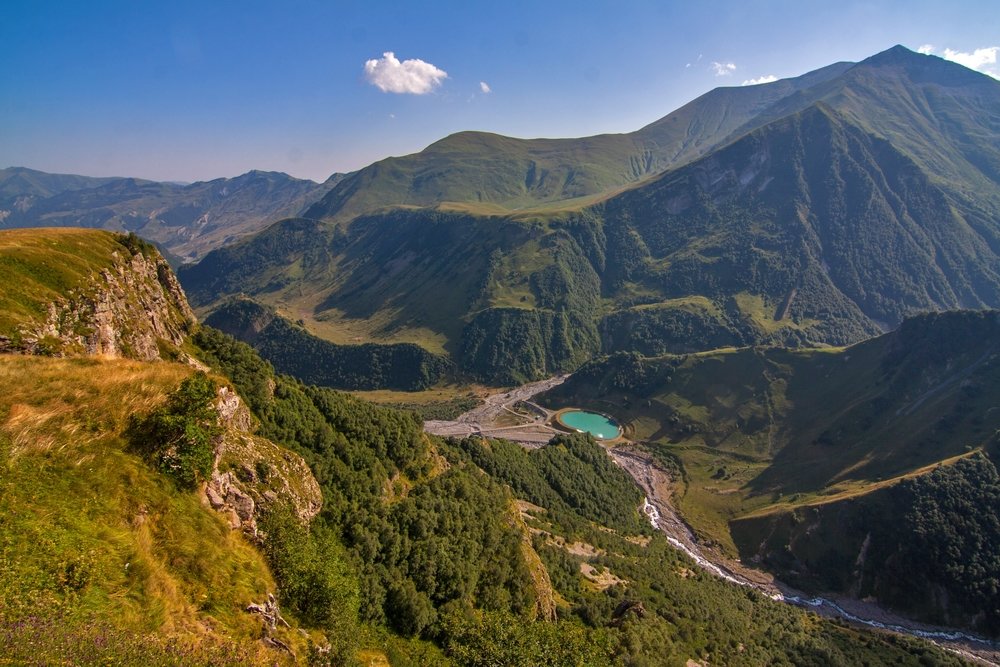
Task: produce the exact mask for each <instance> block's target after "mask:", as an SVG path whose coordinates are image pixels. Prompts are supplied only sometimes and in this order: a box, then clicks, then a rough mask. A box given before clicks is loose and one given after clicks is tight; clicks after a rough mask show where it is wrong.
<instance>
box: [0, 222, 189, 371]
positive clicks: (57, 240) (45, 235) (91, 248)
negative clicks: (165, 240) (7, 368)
mask: <svg viewBox="0 0 1000 667" xmlns="http://www.w3.org/2000/svg"><path fill="white" fill-rule="evenodd" d="M0 273H3V274H4V275H3V278H5V280H4V284H5V285H17V287H15V288H12V290H11V293H9V294H7V295H5V296H4V297H0V313H2V315H0V351H3V352H20V353H25V354H44V355H49V356H70V355H75V354H92V355H93V354H98V355H105V356H110V357H126V358H132V359H141V360H151V359H157V358H161V357H164V356H171V353H170V352H169V350H171V349H173V348H175V347H176V346H179V345H180V344H181V343H182V342H183V340H184V336H185V335H186V334H187V333H188V331H189V329H190V328H191V326H192V325H193V324H194V322H195V318H194V314H193V313H192V311H191V308H190V306H189V305H188V303H187V299H186V297H185V295H184V291H183V290H182V289H181V286H180V284H179V283H178V282H177V279H176V277H175V276H174V274H173V272H172V271H171V270H170V267H169V266H168V264H167V262H166V260H164V259H163V257H162V256H161V255H160V254H159V252H157V250H156V248H155V247H153V246H152V245H150V244H148V243H146V242H144V241H142V240H141V239H139V238H138V237H136V236H134V235H128V236H126V235H121V234H110V233H107V232H96V231H88V230H76V229H36V230H17V231H10V232H3V233H0ZM4 302H7V303H4ZM3 315H6V316H7V317H3Z"/></svg>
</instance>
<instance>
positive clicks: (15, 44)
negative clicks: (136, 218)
mask: <svg viewBox="0 0 1000 667" xmlns="http://www.w3.org/2000/svg"><path fill="white" fill-rule="evenodd" d="M897 43H901V44H903V45H905V46H908V47H910V48H912V49H917V48H919V47H921V46H925V45H931V46H932V47H933V52H934V53H937V54H944V53H945V49H950V50H951V51H950V52H949V53H952V54H953V56H954V57H956V58H962V57H963V56H962V54H968V59H969V62H972V63H975V64H978V66H979V67H980V68H981V69H990V68H992V71H994V72H997V71H1000V66H997V65H996V64H995V60H996V58H997V53H998V50H1000V49H998V48H997V45H1000V7H998V5H997V2H996V0H967V1H961V0H952V1H951V2H943V1H940V0H939V1H937V2H923V1H921V0H896V1H884V2H875V1H867V2H861V1H856V0H839V1H837V2H813V1H810V0H797V1H794V2H792V1H785V0H774V1H770V2H768V1H756V2H755V1H752V0H746V1H734V2H723V1H714V2H713V1H711V0H703V1H699V2H674V1H661V2H629V1H627V0H619V1H618V2H610V1H609V2H588V1H587V0H577V1H575V2H561V1H559V2H557V1H555V0H534V1H531V2H520V1H505V0H500V1H496V0H494V1H492V2H473V1H472V0H466V1H464V2H406V3H403V2H399V3H393V2H386V1H384V0H383V1H382V2H378V1H370V2H330V1H327V2H313V1H306V0H286V1H285V2H281V3H278V2H254V1H252V0H244V1H243V2H212V1H211V0H201V1H198V2H188V1H186V0H177V1H175V2H170V3H154V2H146V1H141V0H130V1H128V2H102V1H100V0H91V1H89V2H82V1H81V2H47V1H45V0H5V2H4V9H3V12H2V20H0V167H4V166H27V167H32V168H36V169H42V170H44V171H53V172H62V173H79V174H86V175H95V176H98V175H100V176H106V175H121V176H137V177H143V178H151V179H156V180H179V181H193V180H203V179H209V178H216V177H220V176H236V175H238V174H240V173H243V172H246V171H248V170H250V169H267V170H277V171H285V172H288V173H290V174H292V175H293V176H299V177H304V178H312V179H314V180H322V179H325V178H326V177H327V176H329V175H330V174H331V173H333V172H336V171H350V170H353V169H358V168H360V167H363V166H365V165H366V164H368V163H370V162H373V161H375V160H378V159H381V158H383V157H386V156H388V155H402V154H406V153H411V152H414V151H418V150H420V149H421V148H423V147H425V146H426V145H428V144H429V143H432V142H433V141H435V140H437V139H439V138H441V137H443V136H446V135H448V134H450V133H452V132H457V131H460V130H466V129H475V130H486V131H491V132H498V133H501V134H508V135H513V136H519V137H538V136H553V137H555V136H562V137H565V136H584V135H589V134H597V133H601V132H627V131H631V130H635V129H637V128H639V127H641V126H643V125H645V124H647V123H650V122H652V121H654V120H656V119H657V118H660V117H662V116H664V115H666V114H667V113H669V112H670V111H672V110H674V109H676V108H677V107H679V106H681V105H682V104H684V103H685V102H688V101H690V100H691V99H693V98H695V97H697V96H698V95H700V94H702V93H704V92H706V91H708V90H710V89H712V88H714V87H716V86H720V85H741V84H742V83H743V82H744V81H749V80H752V79H758V78H760V77H767V76H776V77H778V78H782V77H787V76H796V75H798V74H802V73H804V72H807V71H809V70H813V69H816V68H818V67H822V66H824V65H827V64H830V63H832V62H836V61H840V60H861V59H863V58H865V57H867V56H869V55H872V54H874V53H876V52H879V51H882V50H884V49H886V48H889V47H890V46H893V45H894V44H897ZM977 49H979V50H982V49H987V50H986V51H979V54H978V56H975V55H974V54H975V53H976V51H977ZM990 49H992V50H990ZM387 52H391V53H393V54H395V61H394V60H392V59H388V58H386V57H384V56H383V54H384V53H387ZM954 54H957V55H954ZM991 58H992V59H993V60H994V62H993V63H990V62H989V61H990V59H991ZM370 60H371V61H375V62H373V64H372V65H370V66H369V67H368V68H367V71H366V63H367V62H368V61H370ZM406 61H421V62H409V63H407V62H406ZM484 83H485V84H486V87H488V89H489V92H485V90H486V88H485V87H484V86H483V84H484ZM379 86H381V88H380V87H379ZM383 89H385V91H384V90H383ZM386 91H388V92H386ZM392 91H404V92H392ZM407 91H408V92H407Z"/></svg>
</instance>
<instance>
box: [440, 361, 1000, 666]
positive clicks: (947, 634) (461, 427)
mask: <svg viewBox="0 0 1000 667" xmlns="http://www.w3.org/2000/svg"><path fill="white" fill-rule="evenodd" d="M566 377H567V376H560V377H556V378H551V379H549V380H543V381H541V382H535V383H531V384H528V385H524V386H522V387H518V388H516V389H513V390H511V391H508V392H500V393H498V394H494V395H492V396H490V397H488V398H487V399H486V401H485V403H484V404H483V405H481V406H479V407H478V408H475V409H473V410H471V411H469V412H467V413H465V414H464V415H462V416H460V417H458V419H456V420H455V421H448V422H443V421H438V422H426V423H425V430H427V431H428V432H432V433H437V434H438V435H443V436H446V437H447V436H452V437H455V436H458V437H462V436H465V435H468V434H469V433H480V434H482V435H493V434H492V433H490V432H491V431H501V430H509V428H510V427H508V429H496V428H490V425H491V424H490V423H491V422H492V421H494V420H495V419H496V418H497V416H498V415H499V414H500V413H501V412H502V411H503V410H505V409H510V408H511V406H513V405H514V404H515V403H516V402H517V401H527V400H530V399H531V398H533V397H534V396H535V395H536V394H539V393H541V392H543V391H546V390H548V389H551V388H552V387H554V386H556V385H558V384H560V383H562V382H563V381H565V379H566ZM512 435H514V434H513V433H509V432H508V433H503V434H501V433H496V435H495V436H493V437H505V438H510V437H511V436H512ZM526 435H527V434H524V433H521V434H519V435H517V436H514V437H515V438H516V439H517V440H518V441H522V440H523V443H522V444H524V445H525V446H529V447H537V446H540V445H541V444H542V441H547V440H548V438H550V437H551V434H550V433H546V432H539V433H535V434H531V435H530V437H525V436H526ZM607 452H608V455H609V456H611V458H612V459H613V460H614V461H615V463H617V464H618V465H619V466H621V467H622V468H623V469H625V470H626V471H627V472H628V473H629V475H631V477H632V478H633V479H634V480H635V483H636V484H637V485H638V486H639V488H641V489H642V490H643V493H644V494H645V497H644V498H643V506H642V512H643V514H644V515H645V516H646V518H647V519H648V520H649V523H650V524H651V525H652V526H653V528H655V529H657V530H659V531H661V532H662V533H663V534H664V536H665V537H666V539H667V541H668V542H669V543H670V544H671V545H672V546H674V547H675V548H677V549H678V550H680V551H682V552H683V553H684V554H685V555H687V556H688V558H690V559H691V560H692V561H694V562H695V564H697V565H698V566H699V567H700V568H701V569H703V570H705V571H707V572H710V573H712V574H713V575H715V576H717V577H719V578H721V579H725V580H726V581H728V582H730V583H733V584H736V585H738V586H747V587H750V588H753V589H755V590H758V591H760V592H761V593H763V594H764V595H767V596H768V597H770V598H771V599H772V600H776V601H779V602H785V603H787V604H793V605H796V606H799V607H805V608H809V609H812V610H814V611H816V612H817V613H820V614H823V615H825V616H829V617H834V618H841V619H844V620H846V621H849V622H851V623H856V624H859V625H864V626H867V627H871V628H876V629H879V630H888V631H890V632H896V633H899V634H903V635H909V636H911V637H918V638H920V639H925V640H927V641H930V642H932V643H934V644H936V645H937V646H939V647H940V648H942V649H945V650H947V651H950V652H951V653H954V654H956V655H959V656H961V657H963V658H965V659H966V660H971V661H973V662H977V663H980V664H985V665H994V666H996V667H1000V662H998V660H1000V644H998V643H997V642H994V641H990V640H988V639H985V638H983V637H977V636H976V635H972V634H968V633H965V632H961V631H959V630H951V629H941V628H933V627H930V626H923V625H921V624H918V623H911V622H909V621H907V620H906V619H903V618H900V617H898V616H895V615H893V614H891V613H889V612H887V611H885V610H884V609H882V608H881V607H879V606H877V605H874V604H871V603H867V602H863V601H860V600H853V599H852V600H845V601H841V602H838V601H835V600H831V599H829V598H824V597H818V596H809V595H806V594H804V593H802V592H801V591H796V590H794V589H792V588H790V587H788V586H786V585H785V584H782V583H781V582H779V581H777V580H774V579H773V578H772V577H771V576H770V575H768V574H767V573H765V572H761V571H759V570H755V569H753V568H749V567H744V566H743V565H742V564H741V563H737V562H732V563H728V564H727V563H726V562H725V559H723V558H722V557H720V556H717V555H716V554H709V553H707V552H706V551H704V550H703V549H702V546H701V545H700V544H699V543H698V540H697V538H696V537H695V535H694V533H693V532H692V531H691V529H690V528H689V527H688V525H687V524H686V523H685V522H684V520H683V519H682V518H681V517H680V515H679V514H678V513H677V511H676V510H675V509H674V507H673V505H672V503H671V501H670V496H671V493H672V490H671V488H672V487H671V485H672V479H671V477H670V475H669V473H667V472H666V471H664V470H662V469H660V468H659V467H658V466H656V465H655V463H654V461H653V460H652V458H651V457H650V456H649V455H647V454H644V453H643V452H641V451H639V450H636V449H634V448H626V447H622V446H616V447H614V448H611V449H608V450H607ZM845 605H846V606H849V607H851V608H852V609H853V611H852V610H850V609H847V608H846V607H845ZM879 619H882V620H879Z"/></svg>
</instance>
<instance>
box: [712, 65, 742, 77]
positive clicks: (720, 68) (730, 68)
mask: <svg viewBox="0 0 1000 667" xmlns="http://www.w3.org/2000/svg"><path fill="white" fill-rule="evenodd" d="M735 70H736V64H735V63H719V62H713V63H712V71H714V72H715V76H729V75H730V74H732V73H733V72H734V71H735Z"/></svg>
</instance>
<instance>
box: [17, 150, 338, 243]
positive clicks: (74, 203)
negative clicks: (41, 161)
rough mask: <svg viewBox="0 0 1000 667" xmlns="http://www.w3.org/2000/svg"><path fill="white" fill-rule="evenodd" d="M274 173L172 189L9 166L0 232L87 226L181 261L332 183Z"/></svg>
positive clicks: (306, 201)
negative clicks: (138, 239) (144, 242)
mask: <svg viewBox="0 0 1000 667" xmlns="http://www.w3.org/2000/svg"><path fill="white" fill-rule="evenodd" d="M340 177H341V175H340V174H334V175H333V176H331V177H330V179H329V180H327V181H326V183H314V182H313V181H307V180H302V179H297V178H292V177H291V176H288V175H287V174H282V173H278V172H263V171H251V172H248V173H246V174H243V175H242V176H237V177H236V178H219V179H215V180H213V181H207V182H199V183H192V184H190V185H178V184H176V183H157V182H153V181H143V180H138V179H134V178H102V179H92V178H86V177H82V176H63V175H55V174H45V173H43V172H36V171H32V170H28V169H19V168H11V169H5V170H3V171H2V172H0V229H2V228H14V227H95V228H99V229H107V230H112V231H129V232H135V233H137V234H139V235H140V236H142V237H143V238H145V239H148V240H150V241H154V242H156V243H158V244H160V245H161V246H162V247H163V248H164V249H166V250H167V251H169V252H170V253H171V254H173V255H177V256H179V257H180V258H181V259H184V260H188V261H190V260H193V259H197V258H198V257H201V256H203V255H204V254H205V253H206V252H208V251H209V250H211V249H213V248H217V247H220V246H222V245H225V244H227V243H231V242H233V241H234V240H236V239H238V238H240V237H242V236H245V235H247V234H252V233H254V232H257V231H260V230H261V229H263V228H264V227H266V226H267V225H268V224H269V223H272V222H274V221H276V220H280V219H282V218H287V217H289V216H292V215H296V214H298V213H299V212H300V211H301V210H302V209H304V208H306V207H307V206H308V205H310V204H311V203H312V202H313V201H315V200H316V199H318V198H319V197H320V196H321V195H322V194H323V193H324V192H326V190H327V189H329V188H330V187H332V186H333V185H334V184H335V183H337V182H338V180H339V179H340Z"/></svg>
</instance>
